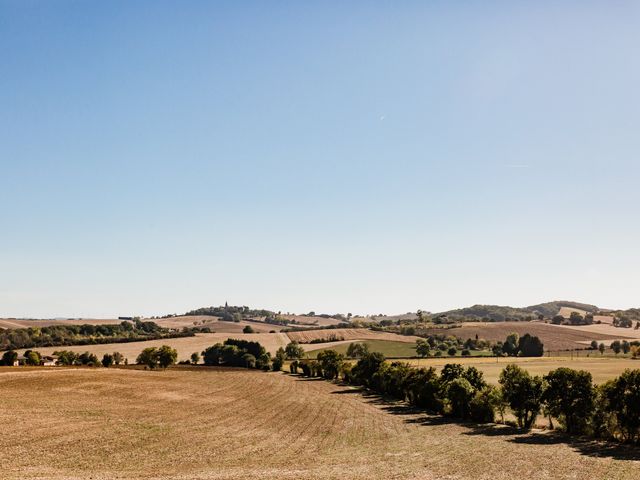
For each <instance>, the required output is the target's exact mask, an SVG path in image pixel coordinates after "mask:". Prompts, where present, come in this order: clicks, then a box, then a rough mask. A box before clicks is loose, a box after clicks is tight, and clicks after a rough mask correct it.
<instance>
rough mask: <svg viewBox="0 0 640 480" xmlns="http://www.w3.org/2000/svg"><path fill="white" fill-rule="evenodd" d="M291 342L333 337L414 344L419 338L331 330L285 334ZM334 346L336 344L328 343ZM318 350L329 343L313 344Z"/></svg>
mask: <svg viewBox="0 0 640 480" xmlns="http://www.w3.org/2000/svg"><path fill="white" fill-rule="evenodd" d="M287 335H288V336H289V338H290V339H291V341H295V342H299V343H309V342H310V341H312V340H317V339H323V338H331V337H332V336H335V337H337V338H342V339H343V340H351V341H353V340H391V341H396V342H406V343H415V342H416V341H417V340H418V339H419V337H414V336H410V335H397V334H395V333H389V332H374V331H373V330H369V329H367V328H332V329H329V330H310V331H308V332H287ZM330 343H333V344H336V342H330ZM313 345H314V347H315V345H319V346H320V348H328V347H327V345H329V343H324V344H313Z"/></svg>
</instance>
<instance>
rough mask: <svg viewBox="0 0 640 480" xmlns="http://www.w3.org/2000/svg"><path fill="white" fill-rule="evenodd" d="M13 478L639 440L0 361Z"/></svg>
mask: <svg viewBox="0 0 640 480" xmlns="http://www.w3.org/2000/svg"><path fill="white" fill-rule="evenodd" d="M0 423H1V424H2V425H3V434H2V436H0V465H1V466H2V478H3V479H6V480H18V479H20V480H25V479H26V480H35V479H39V480H42V479H47V480H72V479H73V480H80V479H82V480H84V479H89V478H90V479H93V480H105V479H120V480H125V479H126V480H129V479H131V480H133V479H156V480H162V479H176V480H178V479H179V480H186V479H190V480H196V479H198V480H204V479H237V480H239V479H243V480H244V479H247V478H256V479H258V478H259V479H296V480H297V479H310V480H314V479H340V480H343V479H345V478H349V479H367V480H377V479H380V480H382V479H384V480H387V479H397V480H400V479H403V480H404V479H422V480H435V479H449V480H454V479H455V480H466V479H469V480H471V479H473V480H476V479H482V480H489V479H491V480H507V479H508V480H512V479H514V478H522V479H524V478H544V479H573V480H575V479H579V480H582V479H616V480H631V479H633V480H635V479H636V478H638V476H639V475H640V450H638V449H637V448H630V447H623V446H617V445H616V446H611V445H607V444H601V443H597V442H592V441H581V440H577V439H569V438H565V437H561V436H556V435H554V434H549V433H544V432H541V431H534V432H533V433H531V434H519V433H518V432H515V431H513V430H511V429H509V428H508V427H498V426H491V425H489V426H477V425H472V424H466V425H465V424H458V423H451V422H450V421H448V420H447V419H445V418H441V417H431V416H428V415H425V414H422V413H419V412H415V411H411V410H408V409H407V408H406V407H405V406H404V405H403V404H401V403H394V404H390V403H387V402H385V401H383V400H382V399H380V398H378V397H376V396H369V395H363V394H362V393H360V392H359V391H358V390H355V389H349V388H346V387H341V386H337V385H335V384H332V383H329V382H326V381H323V380H305V379H301V378H297V377H293V376H289V375H286V374H283V373H264V372H257V371H250V370H242V369H238V370H232V369H227V370H225V369H206V368H200V369H193V370H187V369H170V370H168V371H164V372H162V371H161V372H150V371H144V370H130V369H80V368H76V369H67V368H59V369H49V370H46V369H28V368H20V369H18V368H2V369H0Z"/></svg>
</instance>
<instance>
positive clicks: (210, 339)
mask: <svg viewBox="0 0 640 480" xmlns="http://www.w3.org/2000/svg"><path fill="white" fill-rule="evenodd" d="M227 338H239V339H242V340H249V341H252V342H260V344H261V345H262V346H263V347H264V348H266V349H267V351H269V352H270V353H272V354H275V352H276V350H277V349H278V348H280V347H284V346H286V345H287V343H289V338H288V337H287V336H286V335H285V334H284V333H244V334H243V333H239V334H233V333H231V334H230V333H198V334H196V336H195V337H181V338H164V339H160V340H148V341H144V342H128V343H105V344H101V345H74V346H64V347H46V348H37V349H36V350H38V352H40V353H41V354H43V355H51V354H53V352H55V351H56V350H71V351H74V352H91V353H95V354H96V355H97V356H98V358H102V355H104V354H105V353H113V352H115V351H118V352H120V353H122V354H123V355H124V356H125V357H126V358H127V359H128V360H129V363H133V362H135V360H136V357H137V356H138V354H139V353H140V352H141V351H142V350H143V349H145V348H147V347H159V346H161V345H170V346H171V347H173V348H175V349H176V350H178V361H180V360H188V359H189V357H190V356H191V354H192V353H193V352H198V353H200V352H201V351H203V350H204V349H205V348H207V347H210V346H211V345H214V344H215V343H218V342H224V341H225V340H226V339H227ZM22 352H24V350H20V351H19V353H22Z"/></svg>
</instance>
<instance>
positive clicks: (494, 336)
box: [427, 322, 629, 351]
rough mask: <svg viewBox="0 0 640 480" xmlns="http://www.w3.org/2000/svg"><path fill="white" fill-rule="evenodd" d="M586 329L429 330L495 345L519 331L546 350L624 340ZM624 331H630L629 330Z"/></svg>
mask: <svg viewBox="0 0 640 480" xmlns="http://www.w3.org/2000/svg"><path fill="white" fill-rule="evenodd" d="M593 326H596V325H593ZM585 328H587V327H566V326H562V325H551V324H549V323H541V322H487V323H483V322H469V323H465V324H463V325H462V326H461V327H458V328H449V329H440V328H432V329H428V330H427V333H428V334H430V335H434V334H441V335H454V336H456V337H459V338H462V339H463V340H466V339H468V338H475V336H476V335H478V337H479V338H484V339H485V340H491V341H494V342H495V341H498V340H500V341H504V339H505V338H506V336H507V335H509V334H510V333H514V332H515V333H517V334H518V335H521V336H522V335H524V334H525V333H529V334H531V335H536V336H538V337H540V339H541V340H542V342H543V343H544V349H545V351H546V350H551V351H556V350H570V349H574V348H584V347H585V342H586V344H589V343H590V342H591V341H592V340H601V339H602V340H615V339H619V338H621V337H620V333H617V336H614V335H611V334H601V333H596V332H594V331H592V330H586V329H585ZM610 328H613V327H610ZM617 330H621V329H617ZM624 330H625V331H628V330H629V329H624ZM625 333H626V332H625Z"/></svg>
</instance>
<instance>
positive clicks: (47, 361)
mask: <svg viewBox="0 0 640 480" xmlns="http://www.w3.org/2000/svg"><path fill="white" fill-rule="evenodd" d="M57 364H58V356H57V355H43V356H42V357H41V358H40V365H41V366H43V367H54V366H56V365H57ZM19 365H27V357H25V356H24V355H19V356H18V358H16V361H15V362H13V366H14V367H17V366H19Z"/></svg>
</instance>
